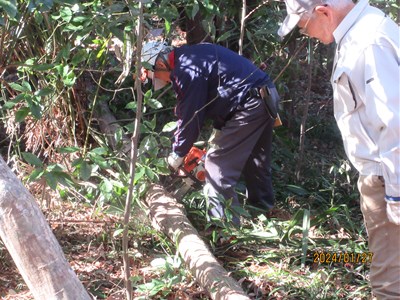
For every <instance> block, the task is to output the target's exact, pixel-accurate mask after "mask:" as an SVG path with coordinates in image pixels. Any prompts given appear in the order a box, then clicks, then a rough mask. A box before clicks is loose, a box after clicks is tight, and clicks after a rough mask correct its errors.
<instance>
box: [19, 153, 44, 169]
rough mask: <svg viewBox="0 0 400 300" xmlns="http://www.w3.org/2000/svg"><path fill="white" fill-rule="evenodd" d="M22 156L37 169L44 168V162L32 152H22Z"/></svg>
mask: <svg viewBox="0 0 400 300" xmlns="http://www.w3.org/2000/svg"><path fill="white" fill-rule="evenodd" d="M21 154H22V157H23V158H24V159H25V161H26V162H27V163H28V164H30V165H32V166H35V167H43V163H42V161H41V160H40V159H39V157H37V156H36V155H35V154H32V153H30V152H22V153H21Z"/></svg>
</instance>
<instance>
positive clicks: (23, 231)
mask: <svg viewBox="0 0 400 300" xmlns="http://www.w3.org/2000/svg"><path fill="white" fill-rule="evenodd" d="M0 237H1V239H2V240H3V242H4V245H5V246H6V247H7V249H8V251H9V253H10V255H11V256H12V258H13V260H14V262H15V264H16V266H17V268H18V270H19V272H20V273H21V275H22V277H23V278H24V280H25V282H26V284H27V285H28V287H29V289H30V290H31V292H32V294H33V296H34V297H35V299H38V300H39V299H40V300H49V299H71V300H77V299H80V300H86V299H91V297H90V296H89V294H88V293H87V291H86V290H85V288H84V287H83V285H82V283H81V282H80V281H79V280H78V278H77V276H76V275H75V273H74V271H73V270H72V269H71V267H70V265H69V264H68V262H67V260H66V259H65V256H64V253H63V251H62V249H61V247H60V245H59V244H58V242H57V240H56V238H55V236H54V234H53V232H52V231H51V228H50V227H49V225H48V224H47V222H46V219H45V217H44V216H43V214H42V212H41V210H40V208H39V206H38V205H37V203H36V201H35V199H34V198H33V196H32V195H31V194H30V193H29V192H28V191H27V189H26V188H25V187H24V186H23V185H22V183H21V182H20V180H19V179H18V178H17V177H16V176H15V175H14V173H12V172H11V170H10V169H9V168H8V166H7V164H6V163H5V162H4V160H3V159H2V158H1V157H0Z"/></svg>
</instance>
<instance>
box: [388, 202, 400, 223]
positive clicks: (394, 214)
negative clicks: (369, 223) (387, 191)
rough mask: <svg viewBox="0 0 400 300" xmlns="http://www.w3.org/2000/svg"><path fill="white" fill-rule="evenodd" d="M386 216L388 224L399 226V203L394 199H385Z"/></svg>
mask: <svg viewBox="0 0 400 300" xmlns="http://www.w3.org/2000/svg"><path fill="white" fill-rule="evenodd" d="M385 200H386V214H387V217H388V219H389V221H390V222H392V223H394V224H396V225H400V201H399V200H397V199H396V200H397V201H396V200H395V199H394V197H385Z"/></svg>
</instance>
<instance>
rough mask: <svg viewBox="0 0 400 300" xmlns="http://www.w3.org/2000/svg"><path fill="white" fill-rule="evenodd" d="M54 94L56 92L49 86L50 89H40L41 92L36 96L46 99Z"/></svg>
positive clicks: (37, 92)
mask: <svg viewBox="0 0 400 300" xmlns="http://www.w3.org/2000/svg"><path fill="white" fill-rule="evenodd" d="M53 92H54V89H53V87H50V86H48V87H45V88H43V89H40V90H39V91H36V92H35V95H36V96H39V97H45V96H48V95H50V94H51V93H53Z"/></svg>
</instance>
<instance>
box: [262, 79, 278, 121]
mask: <svg viewBox="0 0 400 300" xmlns="http://www.w3.org/2000/svg"><path fill="white" fill-rule="evenodd" d="M260 95H261V97H262V98H263V99H264V101H265V104H266V106H267V110H268V113H269V115H270V116H271V117H272V118H273V119H274V120H275V123H274V127H277V126H281V125H282V122H281V119H280V117H279V114H278V110H279V101H280V97H279V94H278V91H277V90H276V88H275V87H273V88H270V87H265V86H264V87H262V88H260Z"/></svg>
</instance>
